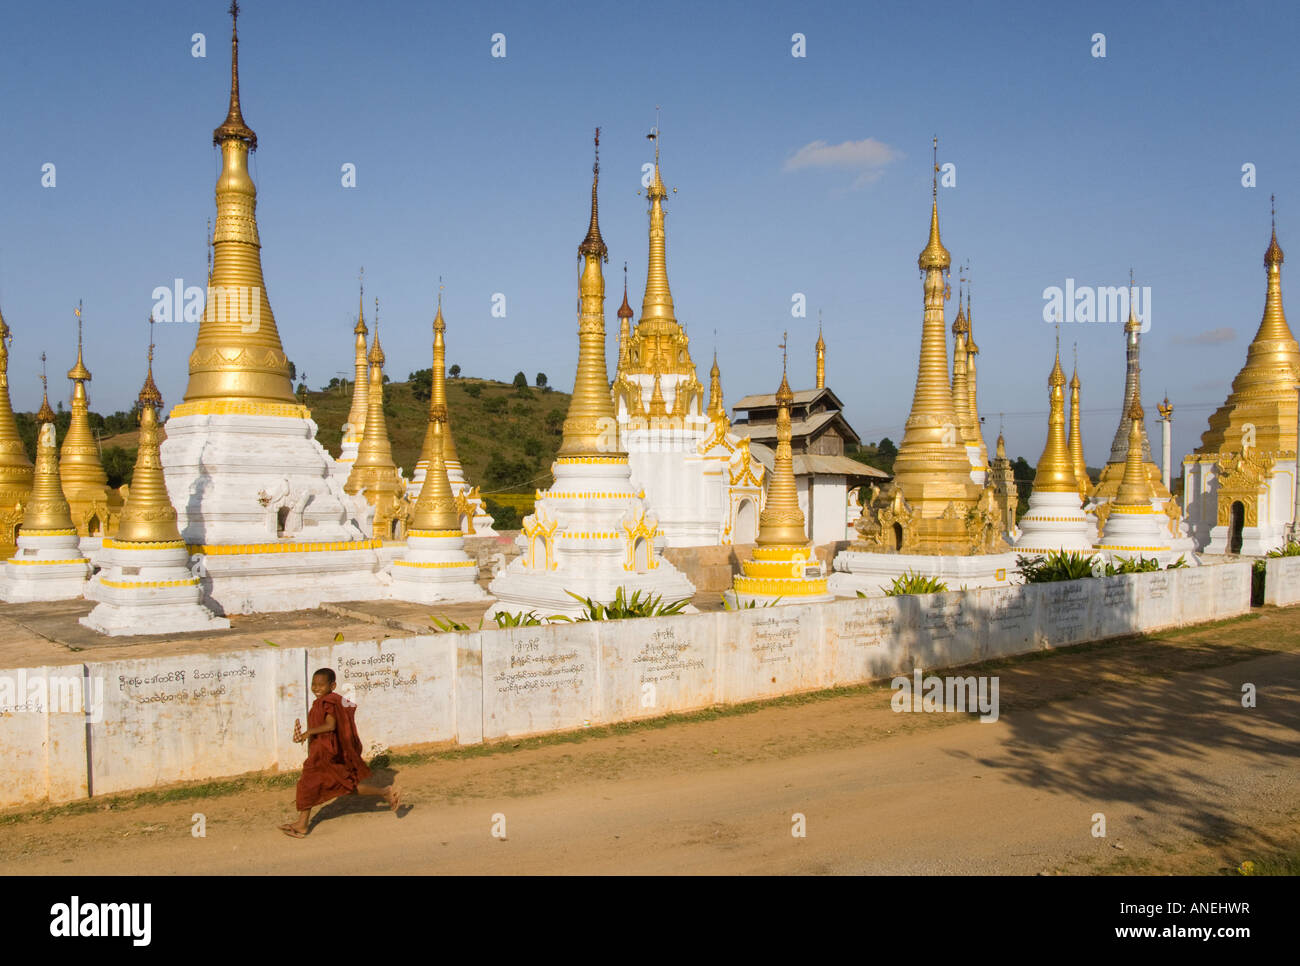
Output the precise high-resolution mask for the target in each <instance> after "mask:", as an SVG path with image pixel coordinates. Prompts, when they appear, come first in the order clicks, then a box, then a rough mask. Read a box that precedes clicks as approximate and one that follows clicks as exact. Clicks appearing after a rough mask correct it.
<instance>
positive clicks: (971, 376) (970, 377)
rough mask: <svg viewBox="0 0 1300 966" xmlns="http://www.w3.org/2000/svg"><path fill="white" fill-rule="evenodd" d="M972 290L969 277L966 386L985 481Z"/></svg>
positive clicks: (986, 452) (986, 455) (986, 453)
mask: <svg viewBox="0 0 1300 966" xmlns="http://www.w3.org/2000/svg"><path fill="white" fill-rule="evenodd" d="M966 268H967V270H968V271H969V269H970V261H969V260H967V262H966ZM970 290H971V281H970V277H969V275H968V276H967V278H966V384H967V386H968V387H969V389H970V423H971V426H972V427H973V433H974V438H975V442H976V445H978V446H979V451H980V455H979V465H980V466H982V467H984V473H985V479H986V480H987V478H988V475H987V474H988V466H989V447H988V443H986V442H984V428H983V424H982V422H981V421H980V407H979V394H978V392H976V383H977V381H978V380H977V379H976V366H975V357H976V356H978V355H979V354H980V347H979V346H978V345H976V344H975V328H974V326H975V320H974V319H973V318H972V317H971V308H970Z"/></svg>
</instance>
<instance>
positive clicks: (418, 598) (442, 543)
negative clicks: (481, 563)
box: [392, 530, 487, 604]
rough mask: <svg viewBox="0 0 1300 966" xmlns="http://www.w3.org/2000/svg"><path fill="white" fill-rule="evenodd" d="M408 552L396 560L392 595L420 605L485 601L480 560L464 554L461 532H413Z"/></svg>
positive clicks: (408, 536) (463, 540) (393, 568)
mask: <svg viewBox="0 0 1300 966" xmlns="http://www.w3.org/2000/svg"><path fill="white" fill-rule="evenodd" d="M406 547H407V549H406V553H405V554H404V555H402V556H401V557H398V558H397V559H395V560H394V561H393V565H392V575H393V584H392V596H393V598H394V599H396V600H408V601H411V602H413V603H419V604H432V603H436V602H438V601H461V600H486V599H487V594H486V593H484V591H483V588H482V587H480V586H479V584H478V561H476V560H474V559H473V558H472V557H470V556H469V554H467V553H466V552H465V538H464V536H463V535H462V534H461V532H460V531H459V530H412V531H410V532H409V533H408V534H407V535H406Z"/></svg>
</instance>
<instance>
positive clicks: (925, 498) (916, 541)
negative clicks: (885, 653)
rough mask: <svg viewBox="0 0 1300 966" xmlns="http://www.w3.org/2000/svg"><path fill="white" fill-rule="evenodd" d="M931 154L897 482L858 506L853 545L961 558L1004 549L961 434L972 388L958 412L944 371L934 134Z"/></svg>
mask: <svg viewBox="0 0 1300 966" xmlns="http://www.w3.org/2000/svg"><path fill="white" fill-rule="evenodd" d="M935 153H936V160H935V165H934V171H935V176H934V181H933V184H932V187H931V196H932V197H931V206H930V237H929V239H928V241H927V242H926V245H925V248H923V249H922V250H921V254H920V257H919V258H918V259H917V264H918V266H919V267H920V269H921V271H923V272H924V273H925V283H924V293H925V296H924V303H925V313H924V321H923V324H922V329H921V357H920V365H919V367H918V369H917V374H916V391H915V393H914V395H913V397H912V411H911V414H910V415H909V416H908V417H907V423H906V428H905V429H904V432H903V439H902V442H901V443H900V444H899V447H898V457H897V459H896V460H895V461H894V481H893V483H891V484H890V485H889V486H887V487H885V488H884V489H882V490H881V491H879V492H878V493H877V494H876V497H875V499H874V500H873V501H872V503H871V505H869V506H867V507H864V508H863V512H862V516H861V517H860V518H859V520H858V523H857V530H858V533H859V534H860V536H861V539H860V540H858V541H857V542H855V544H854V549H855V550H859V551H877V552H880V551H885V552H891V551H897V552H902V553H909V554H926V555H934V554H938V555H945V556H947V555H958V556H961V555H967V554H978V553H992V552H1000V551H1002V550H1004V549H1005V544H1004V542H1003V540H1002V539H1001V536H1000V533H1001V529H1002V528H1001V525H1000V520H998V519H997V518H996V515H995V513H994V511H993V508H992V507H993V499H992V496H991V495H990V496H989V497H988V498H987V499H982V497H983V489H982V488H981V487H980V486H979V485H978V484H976V483H975V482H974V481H972V479H971V469H972V467H971V461H970V459H969V457H968V456H967V452H966V439H965V438H964V437H963V435H962V432H963V431H962V423H963V421H964V420H965V421H967V422H968V421H969V388H968V387H965V388H966V397H965V398H966V401H967V407H966V408H964V409H963V410H962V412H961V413H959V412H958V411H957V407H955V406H954V397H955V395H956V394H955V393H954V391H953V386H952V383H951V382H950V381H949V376H948V344H947V332H946V326H945V319H944V301H945V300H946V299H947V298H948V295H949V291H950V290H949V288H948V282H947V277H946V276H947V273H948V268H949V266H950V265H951V264H952V259H951V256H949V254H948V250H947V249H946V248H944V247H943V242H942V240H941V239H940V237H939V183H938V170H939V166H938V160H937V154H938V139H936V140H935Z"/></svg>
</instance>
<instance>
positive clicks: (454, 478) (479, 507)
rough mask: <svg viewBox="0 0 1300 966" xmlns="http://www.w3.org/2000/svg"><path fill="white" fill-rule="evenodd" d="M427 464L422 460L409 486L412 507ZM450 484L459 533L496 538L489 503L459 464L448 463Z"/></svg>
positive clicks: (422, 484)
mask: <svg viewBox="0 0 1300 966" xmlns="http://www.w3.org/2000/svg"><path fill="white" fill-rule="evenodd" d="M428 465H429V464H428V463H427V462H426V461H424V460H420V461H419V462H418V463H416V464H415V472H414V473H412V475H411V481H410V482H409V483H407V485H406V495H407V496H408V497H410V499H411V504H412V505H414V504H415V501H416V500H418V499H419V498H420V488H421V487H422V486H424V474H425V471H426V470H427V469H428ZM446 465H447V482H448V483H449V484H450V485H451V495H452V496H453V497H455V499H456V512H457V514H458V515H459V516H460V531H461V533H463V534H464V535H465V536H467V537H495V536H497V531H496V530H495V529H494V527H493V524H494V523H496V518H495V517H493V516H492V515H491V514H490V513H488V512H487V503H486V502H485V501H484V499H483V498H482V497H481V496H479V492H478V487H476V486H470V485H469V483H468V482H466V480H465V471H464V470H463V469H462V468H461V465H460V463H459V462H452V463H448V464H446Z"/></svg>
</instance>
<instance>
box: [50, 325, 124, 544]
mask: <svg viewBox="0 0 1300 966" xmlns="http://www.w3.org/2000/svg"><path fill="white" fill-rule="evenodd" d="M76 313H77V362H76V365H74V366H73V367H72V368H71V369H69V370H68V378H69V379H71V380H72V417H71V419H70V420H69V422H68V432H67V434H66V435H65V436H64V437H63V447H62V449H61V450H60V451H59V478H60V480H61V481H62V483H63V495H64V496H65V497H67V500H68V506H69V507H70V508H71V510H72V522H73V524H74V525H75V526H76V528H77V535H78V536H81V537H102V536H112V535H113V534H115V533H116V532H117V521H118V515H119V514H120V513H121V512H122V494H121V492H120V491H118V490H115V489H111V488H110V487H109V485H108V474H107V473H106V472H105V471H104V464H103V462H102V461H101V460H100V455H99V444H98V443H97V442H96V441H95V437H94V436H93V435H92V434H91V432H90V407H89V401H88V399H87V397H86V383H88V382H90V370H89V369H87V368H86V364H85V363H84V362H83V361H82V353H81V306H77V309H76Z"/></svg>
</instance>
